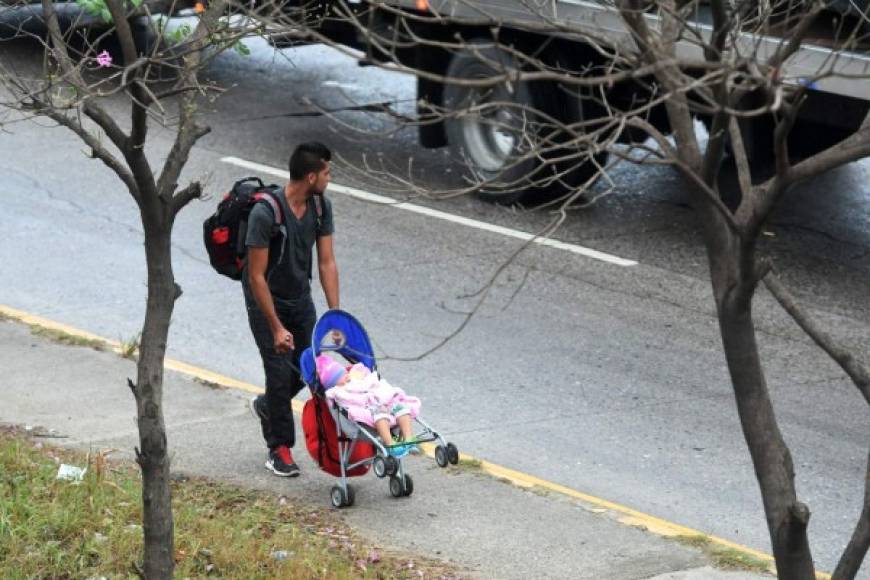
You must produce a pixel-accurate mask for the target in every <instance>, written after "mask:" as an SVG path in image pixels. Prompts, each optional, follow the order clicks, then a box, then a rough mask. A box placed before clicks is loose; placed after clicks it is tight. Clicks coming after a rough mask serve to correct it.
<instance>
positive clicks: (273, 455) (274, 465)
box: [266, 445, 299, 477]
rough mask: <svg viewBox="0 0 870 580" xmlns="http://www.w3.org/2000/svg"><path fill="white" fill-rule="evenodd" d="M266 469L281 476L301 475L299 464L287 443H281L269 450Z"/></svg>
mask: <svg viewBox="0 0 870 580" xmlns="http://www.w3.org/2000/svg"><path fill="white" fill-rule="evenodd" d="M266 469H268V470H269V471H271V472H272V473H274V474H275V475H277V476H279V477H297V476H298V475H299V466H298V465H296V463H295V462H294V461H293V455H292V454H291V453H290V448H289V447H287V446H286V445H279V446H277V447H275V448H274V449H271V450H269V460H268V461H267V462H266Z"/></svg>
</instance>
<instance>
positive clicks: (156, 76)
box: [0, 0, 245, 579]
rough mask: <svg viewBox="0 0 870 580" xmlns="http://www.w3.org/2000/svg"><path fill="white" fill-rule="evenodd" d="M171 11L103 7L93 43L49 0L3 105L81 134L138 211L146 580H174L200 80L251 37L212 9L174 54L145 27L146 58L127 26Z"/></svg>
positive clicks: (10, 77)
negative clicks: (188, 215) (174, 341)
mask: <svg viewBox="0 0 870 580" xmlns="http://www.w3.org/2000/svg"><path fill="white" fill-rule="evenodd" d="M169 8H170V6H169V4H167V3H164V4H156V3H155V4H147V3H145V4H142V3H137V4H136V5H135V6H133V5H128V4H126V3H125V2H124V1H123V0H106V1H105V5H104V6H103V5H100V6H98V7H97V11H98V14H102V18H103V20H104V21H105V22H104V24H105V26H104V29H103V30H104V32H102V33H101V34H99V35H98V36H97V38H94V33H92V34H91V35H88V34H83V33H82V30H83V29H82V28H81V27H79V26H75V25H73V26H72V27H67V26H62V25H61V21H60V19H59V17H58V12H57V10H56V8H55V4H54V3H53V1H52V0H43V1H42V13H43V16H44V25H45V27H46V28H47V38H46V37H43V36H42V35H38V34H37V35H33V38H36V39H37V40H38V42H39V44H40V46H41V47H42V48H43V49H44V51H45V58H44V63H45V64H44V66H43V67H42V68H41V70H38V71H36V72H33V71H29V70H28V71H24V70H20V66H19V65H18V64H16V63H12V62H8V61H6V60H0V82H2V89H3V92H2V95H0V99H2V101H0V106H2V107H3V108H5V109H7V111H9V112H10V114H14V115H16V118H17V119H18V120H21V119H27V118H31V117H44V118H48V119H51V120H52V121H54V123H56V124H57V125H59V126H62V127H65V128H66V129H68V130H69V131H72V132H73V133H75V134H76V135H77V136H78V137H79V138H80V139H81V140H82V142H83V143H84V144H85V145H86V146H87V148H88V150H89V152H90V156H91V157H92V158H93V159H97V160H99V161H101V162H102V163H103V164H105V165H106V166H107V167H108V168H109V169H111V170H112V172H114V174H115V175H116V176H117V177H118V179H119V180H120V181H121V183H123V185H124V187H125V188H126V190H127V192H128V193H129V194H130V196H131V197H132V199H133V201H135V202H136V205H137V206H138V208H139V212H140V216H141V220H142V227H143V230H144V236H145V257H146V262H147V272H148V274H147V282H148V298H147V308H146V313H145V320H144V324H143V327H142V333H141V339H140V345H139V356H138V363H137V377H136V381H135V382H134V381H132V380H128V384H129V387H130V389H131V390H132V392H133V395H134V396H135V399H136V412H137V421H138V427H139V447H138V448H136V459H137V462H138V464H139V465H140V467H141V469H142V483H143V489H142V503H143V507H144V510H143V516H144V522H143V529H144V552H143V562H142V565H141V566H140V565H139V564H136V563H134V564H133V565H134V567H135V568H136V569H137V571H138V572H139V574H140V575H141V576H143V577H145V578H149V579H150V578H171V577H172V573H173V569H174V558H175V554H174V548H173V545H174V544H173V518H172V507H171V498H170V460H169V455H168V449H167V438H166V428H165V425H164V420H163V362H164V356H165V353H166V342H167V335H168V331H169V324H170V319H171V316H172V311H173V307H174V304H175V301H176V300H177V299H178V298H179V297H180V296H181V287H180V286H179V284H178V283H177V282H176V280H175V278H174V275H173V271H172V258H171V234H172V227H173V224H174V221H175V217H176V216H177V215H178V213H179V212H180V211H181V210H182V209H183V208H184V207H185V206H186V205H187V204H188V203H189V202H190V201H191V200H193V199H195V198H197V197H199V196H200V194H201V192H202V185H201V184H200V183H199V182H198V181H194V182H192V183H189V184H187V185H184V186H180V185H179V177H180V174H181V172H182V169H183V168H184V166H185V164H186V163H187V161H188V157H189V155H190V152H191V149H192V148H193V146H194V145H195V144H196V142H197V141H198V140H199V139H200V138H201V137H203V136H204V135H206V134H207V133H208V132H209V128H208V127H206V126H204V125H202V124H200V123H199V122H198V120H197V108H198V103H199V100H200V99H201V98H203V97H204V96H208V94H209V93H210V92H213V91H215V90H216V89H217V87H213V86H208V85H206V84H203V83H201V82H200V81H199V79H198V73H199V71H200V69H201V68H202V66H203V65H204V63H205V62H207V61H208V60H209V59H210V58H212V57H213V56H214V55H215V54H216V53H218V52H220V51H221V50H223V49H225V48H227V47H229V46H233V45H235V43H236V42H238V40H239V38H240V37H241V36H242V35H244V34H245V31H244V30H238V29H234V28H232V27H231V26H230V25H229V24H228V23H227V22H226V21H225V20H224V19H222V18H221V17H222V15H223V14H224V11H225V9H226V3H225V2H223V1H221V0H217V1H215V2H212V3H211V4H210V6H209V7H208V8H207V9H204V10H201V13H200V14H199V16H198V17H197V19H196V23H195V26H193V27H189V28H188V31H189V34H186V35H185V34H176V35H175V36H176V42H174V43H171V44H170V43H167V42H164V41H163V37H164V36H166V33H167V31H166V30H165V29H164V24H165V21H162V20H148V21H147V22H148V23H149V26H150V27H152V28H157V30H156V34H157V37H158V38H157V42H156V43H154V44H153V46H152V47H151V48H149V49H148V50H147V51H143V50H142V49H141V46H142V45H141V43H139V44H137V37H136V31H134V29H133V27H132V26H131V21H132V19H133V17H134V16H141V15H143V14H150V13H151V12H152V11H158V10H159V11H166V10H169ZM26 29H27V28H26V27H21V29H20V30H19V34H21V35H25V34H29V33H27V32H25V30H26ZM109 35H114V36H115V37H116V38H117V42H118V44H119V46H120V54H116V55H114V60H115V61H116V62H112V60H113V55H111V54H110V53H108V52H99V53H98V50H99V49H98V46H99V42H100V41H101V40H103V39H105V38H107V37H108V36H109ZM74 39H75V41H74ZM82 39H83V40H82ZM119 57H120V58H119ZM167 73H168V74H167ZM166 78H169V79H171V80H169V81H167V80H165V79H166ZM124 103H126V106H127V107H129V115H128V116H127V117H126V119H124V118H123V117H124V116H125V115H123V114H120V115H119V114H118V113H116V112H114V111H117V110H118V105H119V104H121V105H123V104H124ZM155 123H156V124H159V125H162V126H167V127H174V129H175V139H174V142H173V144H172V148H171V151H170V152H169V154H168V155H167V157H166V160H165V162H164V163H163V165H162V167H160V168H159V170H158V169H156V168H155V167H154V165H153V162H152V161H151V160H150V159H149V158H148V157H147V156H146V145H147V142H148V130H149V126H150V125H152V124H155Z"/></svg>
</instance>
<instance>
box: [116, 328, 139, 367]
mask: <svg viewBox="0 0 870 580" xmlns="http://www.w3.org/2000/svg"><path fill="white" fill-rule="evenodd" d="M141 342H142V333H141V332H140V333H138V334H136V335H135V336H132V337H130V338H129V339H128V340H122V341H121V353H120V354H121V356H122V357H123V358H128V359H130V360H136V357H137V356H138V355H139V345H140V343H141Z"/></svg>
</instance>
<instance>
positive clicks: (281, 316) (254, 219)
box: [242, 142, 339, 477]
mask: <svg viewBox="0 0 870 580" xmlns="http://www.w3.org/2000/svg"><path fill="white" fill-rule="evenodd" d="M331 157H332V154H331V153H330V151H329V149H327V148H326V146H325V145H323V144H322V143H316V142H312V143H303V144H301V145H299V146H298V147H297V148H296V149H295V150H294V151H293V154H292V155H291V156H290V162H289V169H290V181H289V182H288V183H287V184H286V185H285V187H284V191H283V193H284V195H283V196H282V195H279V196H278V198H279V199H278V201H279V206H280V208H281V212H282V215H283V220H282V221H281V225H282V226H283V229H284V232H283V235H280V234H278V235H276V225H275V224H276V216H275V215H274V212H273V210H272V208H271V207H270V206H269V205H268V204H265V203H258V204H256V205H255V206H254V208H253V209H252V210H251V213H250V215H249V217H248V230H247V235H246V238H245V244H246V246H247V263H246V265H245V272H244V275H243V277H242V280H243V288H244V293H245V304H246V306H247V308H248V322H249V323H250V326H251V332H252V333H253V335H254V340H255V341H256V343H257V348H258V349H259V351H260V356H261V357H262V359H263V369H264V370H265V373H266V394H265V395H260V396H258V397H255V398H254V399H252V400H251V409H252V411H253V412H254V413H255V414H256V416H257V417H258V418H259V419H260V424H261V426H262V428H263V437H264V438H265V439H266V445H268V447H269V459H268V460H267V461H266V468H267V469H269V470H271V471H272V472H273V473H274V474H275V475H279V476H282V477H295V476H297V475H299V467H298V466H297V465H296V463H295V462H294V461H293V454H292V452H291V449H292V448H293V445H294V443H295V442H296V432H295V427H294V424H293V412H292V410H291V407H290V399H292V398H293V397H294V396H295V395H296V393H298V392H299V391H300V390H301V389H302V386H303V383H302V377H301V376H300V374H299V356H300V355H301V354H302V352H303V351H304V350H305V349H306V348H308V347H309V346H310V341H311V333H312V331H313V329H314V323H315V322H316V319H317V315H316V313H315V310H314V301H313V299H312V297H311V268H312V249H313V247H314V246H315V245H316V246H317V266H318V272H319V273H320V285H321V286H322V287H323V293H324V294H325V295H326V303H327V305H328V306H329V308H338V306H339V304H338V267H337V266H336V263H335V254H334V253H333V246H332V234H333V232H334V229H335V228H334V225H333V219H332V204H331V203H330V202H329V200H328V199H326V198H325V197H324V196H323V192H324V191H325V190H326V186H327V184H328V183H329V162H330V159H331Z"/></svg>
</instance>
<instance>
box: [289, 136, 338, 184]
mask: <svg viewBox="0 0 870 580" xmlns="http://www.w3.org/2000/svg"><path fill="white" fill-rule="evenodd" d="M331 159H332V153H331V152H330V151H329V149H328V148H327V147H326V145H324V144H323V143H320V142H318V141H310V142H308V143H302V144H301V145H299V146H298V147H296V149H295V150H294V151H293V154H292V155H291V156H290V163H289V168H290V179H292V180H293V181H299V180H302V179H305V176H306V175H308V174H309V173H319V172H320V171H321V170H322V169H323V167H324V166H325V165H326V163H327V162H328V161H330V160H331Z"/></svg>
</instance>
